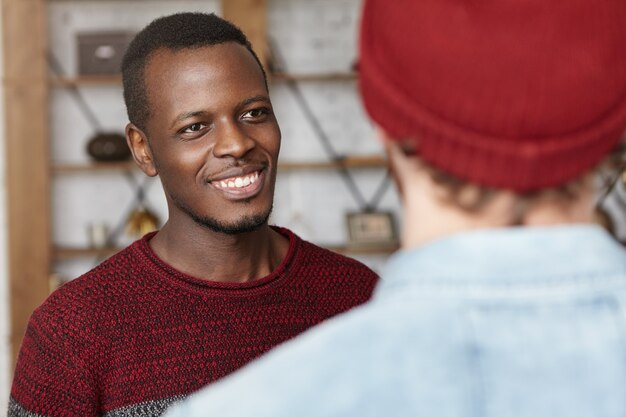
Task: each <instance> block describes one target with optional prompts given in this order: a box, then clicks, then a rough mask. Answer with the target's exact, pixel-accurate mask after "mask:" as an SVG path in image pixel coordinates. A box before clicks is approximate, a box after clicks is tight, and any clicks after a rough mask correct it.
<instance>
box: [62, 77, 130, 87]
mask: <svg viewBox="0 0 626 417" xmlns="http://www.w3.org/2000/svg"><path fill="white" fill-rule="evenodd" d="M50 85H52V86H55V87H72V86H73V87H78V86H89V85H108V86H111V85H118V86H121V85H122V76H121V75H81V76H78V77H51V78H50Z"/></svg>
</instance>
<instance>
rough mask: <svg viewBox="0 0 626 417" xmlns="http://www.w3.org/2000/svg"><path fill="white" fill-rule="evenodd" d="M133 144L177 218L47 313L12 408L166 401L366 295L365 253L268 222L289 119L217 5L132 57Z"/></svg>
mask: <svg viewBox="0 0 626 417" xmlns="http://www.w3.org/2000/svg"><path fill="white" fill-rule="evenodd" d="M123 77H124V98H125V101H126V105H127V109H128V116H129V120H130V123H129V124H128V126H127V128H126V135H127V140H128V144H129V146H130V148H131V150H132V153H133V156H134V158H135V161H136V162H137V164H138V165H139V167H140V168H141V169H142V171H143V172H144V173H145V174H146V175H149V176H157V175H158V176H159V178H160V180H161V182H162V185H163V190H164V192H165V196H166V199H167V204H168V210H169V218H168V221H167V222H166V224H165V225H164V226H163V228H162V229H161V230H160V231H158V232H156V233H151V234H149V235H147V236H145V237H144V238H143V239H140V240H138V241H137V242H135V243H133V244H132V245H131V246H129V247H128V248H126V249H124V250H123V251H122V252H120V253H119V254H117V255H115V256H113V257H112V258H110V259H109V260H107V261H105V262H103V263H102V264H101V265H99V266H98V267H96V268H95V269H94V270H92V271H90V272H88V273H87V274H85V275H84V276H82V277H80V278H78V279H75V280H73V281H71V282H69V283H68V284H66V285H64V286H63V287H62V288H60V289H59V290H57V291H56V292H55V293H54V294H52V295H51V296H50V298H48V300H46V302H45V303H44V304H43V305H42V306H41V307H39V308H38V309H37V310H36V311H35V313H34V314H33V316H32V318H31V321H30V324H29V327H28V330H27V332H26V335H25V338H24V342H23V345H22V349H21V352H20V356H19V359H18V364H17V369H16V372H15V378H14V382H13V388H12V391H11V401H10V406H9V416H10V417H34V416H38V417H39V416H47V417H53V416H76V417H78V416H80V417H92V416H94V417H95V416H102V415H104V416H109V417H113V416H115V417H124V416H158V415H160V414H161V413H162V412H163V410H164V409H165V408H166V407H167V406H168V405H169V404H171V403H172V402H174V401H176V400H179V399H181V398H184V397H185V396H187V395H188V394H189V393H191V392H192V391H195V390H197V389H198V388H200V387H202V386H203V385H205V384H207V383H211V382H213V381H215V380H217V379H219V378H221V377H223V376H225V375H227V374H229V373H231V372H233V371H234V370H236V369H238V368H240V367H241V366H243V365H244V364H246V363H247V362H249V361H250V360H252V359H254V358H255V357H257V356H259V355H261V354H262V353H264V352H266V351H268V350H269V349H271V348H272V347H274V346H276V345H278V344H280V343H282V342H284V341H285V340H287V339H290V338H292V337H294V336H295V335H297V334H299V333H301V332H303V331H304V330H306V329H307V328H309V327H311V326H313V325H315V324H317V323H319V322H321V321H323V320H325V319H326V318H328V317H331V316H334V315H336V314H338V313H341V312H343V311H346V310H348V309H350V308H351V307H353V306H355V305H357V304H361V303H363V302H364V301H366V300H367V299H368V298H369V296H370V294H371V292H372V289H373V287H374V285H375V283H376V279H377V277H376V275H375V274H374V273H373V272H372V271H371V270H370V269H368V268H367V267H365V266H364V265H362V264H360V263H358V262H356V261H354V260H351V259H348V258H345V257H343V256H340V255H337V254H335V253H332V252H329V251H327V250H324V249H321V248H319V247H316V246H314V245H312V244H310V243H308V242H305V241H303V240H301V239H299V238H298V237H297V236H296V235H295V234H293V233H292V232H290V231H289V230H286V229H282V228H277V227H270V226H269V225H268V217H269V215H270V212H271V209H272V200H273V195H274V184H275V180H276V169H277V159H278V153H279V149H280V140H281V136H280V129H279V127H278V123H277V122H276V118H275V117H274V113H273V110H272V104H271V101H270V98H269V94H268V89H267V81H266V77H265V74H264V72H263V69H262V67H261V65H260V63H259V61H258V59H257V57H256V55H255V54H254V52H253V51H252V49H251V47H250V44H249V42H248V41H247V39H246V38H245V36H244V35H243V34H242V33H241V31H240V30H239V29H237V28H236V27H234V26H233V25H231V24H230V23H228V22H226V21H224V20H223V19H220V18H219V17H217V16H215V15H207V14H199V13H184V14H177V15H172V16H168V17H164V18H161V19H157V20H155V21H154V22H152V23H151V24H150V25H149V26H147V27H146V28H145V29H144V30H143V31H141V32H140V33H139V34H138V35H137V37H136V38H135V39H134V41H133V42H132V43H131V45H130V47H129V50H128V52H127V53H126V56H125V58H124V62H123Z"/></svg>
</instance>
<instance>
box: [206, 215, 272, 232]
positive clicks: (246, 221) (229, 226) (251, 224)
mask: <svg viewBox="0 0 626 417" xmlns="http://www.w3.org/2000/svg"><path fill="white" fill-rule="evenodd" d="M268 219H269V214H268V215H266V216H255V217H248V218H242V219H239V220H238V221H236V222H233V223H225V222H217V221H215V220H214V219H210V220H208V221H207V220H206V219H205V220H203V221H200V222H199V224H200V225H201V226H203V227H206V228H207V229H209V230H212V231H214V232H217V233H223V234H226V235H238V234H242V233H250V232H254V231H255V230H258V229H259V228H261V227H262V226H265V225H266V224H267V221H268Z"/></svg>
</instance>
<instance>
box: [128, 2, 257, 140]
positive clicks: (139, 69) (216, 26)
mask: <svg viewBox="0 0 626 417" xmlns="http://www.w3.org/2000/svg"><path fill="white" fill-rule="evenodd" d="M226 42H236V43H238V44H240V45H243V46H245V47H246V49H248V51H250V53H251V54H252V56H253V57H254V59H255V60H256V61H257V63H258V64H259V67H260V68H261V72H262V73H263V78H264V80H265V86H266V87H267V76H266V74H265V70H264V69H263V65H262V64H261V61H260V60H259V57H258V56H257V54H256V53H255V52H254V50H253V49H252V45H251V44H250V41H249V40H248V38H247V37H246V35H244V33H243V32H242V31H241V29H239V28H238V27H237V26H235V25H233V24H232V23H230V22H229V21H227V20H225V19H222V18H221V17H218V16H216V15H215V14H213V13H211V14H208V13H176V14H172V15H169V16H164V17H160V18H158V19H155V20H153V21H152V22H151V23H150V24H149V25H148V26H146V27H145V28H144V29H142V30H141V31H140V32H139V33H137V35H136V36H135V38H134V39H133V40H132V42H131V43H130V45H129V46H128V49H127V50H126V53H125V54H124V58H123V59H122V80H123V86H124V102H125V103H126V112H127V113H128V120H130V122H131V123H133V124H134V125H135V126H137V127H138V128H139V129H142V130H145V124H146V121H147V120H148V118H149V117H150V109H149V107H148V96H147V94H146V89H145V82H144V70H145V67H146V63H147V61H148V58H149V57H150V55H151V54H152V53H153V52H155V51H157V50H159V49H163V48H165V49H171V50H174V51H177V50H181V49H188V48H189V49H193V48H201V47H205V46H211V45H218V44H222V43H226Z"/></svg>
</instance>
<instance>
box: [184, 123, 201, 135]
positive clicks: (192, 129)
mask: <svg viewBox="0 0 626 417" xmlns="http://www.w3.org/2000/svg"><path fill="white" fill-rule="evenodd" d="M205 127H206V125H205V124H204V123H194V124H192V125H191V126H189V127H187V128H186V129H185V130H183V133H194V132H199V131H201V130H202V129H204V128H205Z"/></svg>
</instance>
